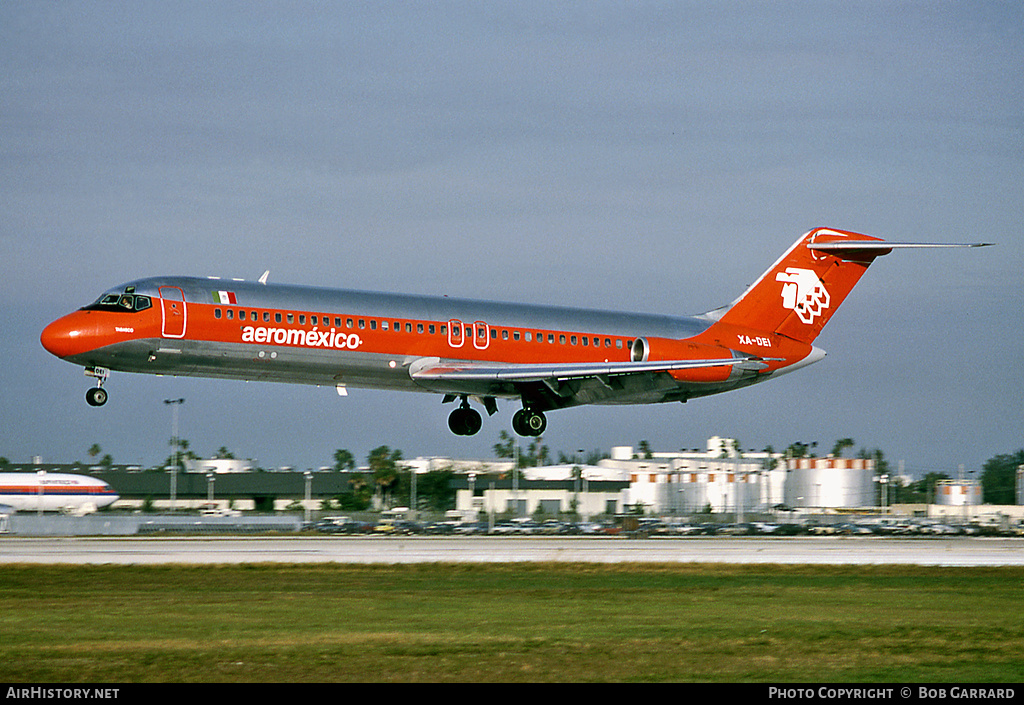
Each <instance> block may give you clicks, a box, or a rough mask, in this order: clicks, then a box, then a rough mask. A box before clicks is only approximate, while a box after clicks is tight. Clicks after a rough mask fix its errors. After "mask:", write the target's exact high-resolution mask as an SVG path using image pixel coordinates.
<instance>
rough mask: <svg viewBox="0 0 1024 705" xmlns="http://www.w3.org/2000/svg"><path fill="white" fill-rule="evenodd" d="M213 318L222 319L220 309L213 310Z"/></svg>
mask: <svg viewBox="0 0 1024 705" xmlns="http://www.w3.org/2000/svg"><path fill="white" fill-rule="evenodd" d="M213 317H214V318H220V317H221V312H220V309H219V308H215V309H213Z"/></svg>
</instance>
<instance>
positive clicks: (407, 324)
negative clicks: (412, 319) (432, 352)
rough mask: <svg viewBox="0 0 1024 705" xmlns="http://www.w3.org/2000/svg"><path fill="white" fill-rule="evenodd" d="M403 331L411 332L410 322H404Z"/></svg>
mask: <svg viewBox="0 0 1024 705" xmlns="http://www.w3.org/2000/svg"><path fill="white" fill-rule="evenodd" d="M405 332H406V333H412V323H406V324H405Z"/></svg>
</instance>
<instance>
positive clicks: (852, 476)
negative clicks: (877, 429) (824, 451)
mask: <svg viewBox="0 0 1024 705" xmlns="http://www.w3.org/2000/svg"><path fill="white" fill-rule="evenodd" d="M801 460H803V459H801ZM792 464H793V465H798V466H801V467H791V468H790V470H789V471H788V476H787V477H786V485H785V491H784V495H785V503H786V504H788V505H789V506H790V507H796V508H802V507H831V508H840V507H872V506H876V505H877V504H878V497H877V495H876V493H875V489H874V482H873V481H872V477H873V474H874V473H873V469H872V468H870V467H827V466H826V467H822V465H826V464H825V463H821V462H814V461H811V462H799V461H794V462H793V463H792ZM830 464H831V463H830ZM844 465H845V463H844ZM850 465H854V464H853V463H850Z"/></svg>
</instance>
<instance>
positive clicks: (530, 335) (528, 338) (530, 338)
mask: <svg viewBox="0 0 1024 705" xmlns="http://www.w3.org/2000/svg"><path fill="white" fill-rule="evenodd" d="M524 335H525V336H526V342H527V343H530V342H533V333H531V332H530V331H526V333H525V334H524Z"/></svg>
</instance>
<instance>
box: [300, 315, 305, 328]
mask: <svg viewBox="0 0 1024 705" xmlns="http://www.w3.org/2000/svg"><path fill="white" fill-rule="evenodd" d="M299 325H300V326H304V325H306V314H304V313H300V314H299Z"/></svg>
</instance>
